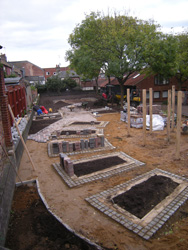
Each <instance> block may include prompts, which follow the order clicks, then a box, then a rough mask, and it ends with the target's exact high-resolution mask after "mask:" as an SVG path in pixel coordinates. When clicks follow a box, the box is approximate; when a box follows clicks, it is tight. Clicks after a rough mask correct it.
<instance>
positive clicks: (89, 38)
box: [67, 13, 177, 105]
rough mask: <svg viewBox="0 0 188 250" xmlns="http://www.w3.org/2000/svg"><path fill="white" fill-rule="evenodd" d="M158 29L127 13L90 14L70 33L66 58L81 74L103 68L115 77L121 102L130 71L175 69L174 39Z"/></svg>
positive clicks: (169, 71)
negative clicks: (112, 14) (69, 48)
mask: <svg viewBox="0 0 188 250" xmlns="http://www.w3.org/2000/svg"><path fill="white" fill-rule="evenodd" d="M158 28H159V26H158V25H156V24H154V22H153V21H143V20H139V19H137V18H133V17H131V16H127V15H117V14H116V13H115V14H114V16H110V15H107V16H103V15H101V14H100V13H96V14H95V13H91V14H90V15H89V16H86V19H85V20H84V21H82V23H81V24H80V25H78V26H77V27H76V28H75V30H74V32H73V33H72V34H71V35H70V38H69V43H70V45H71V47H72V50H71V51H69V52H68V55H69V57H67V58H68V59H69V60H70V62H71V65H72V66H73V67H76V71H77V70H79V69H80V72H82V73H83V74H87V73H91V75H92V76H93V75H94V74H97V72H99V70H100V69H103V71H104V72H105V74H106V76H108V77H109V76H114V77H116V78H117V80H118V82H119V84H120V89H121V105H123V96H124V84H125V82H126V81H127V80H128V78H129V76H130V75H131V74H132V73H133V72H135V71H137V72H141V71H143V69H144V70H145V71H146V72H147V73H160V74H161V75H163V76H164V77H167V76H171V75H173V74H174V72H175V70H176V48H177V47H176V39H174V37H172V36H167V35H164V34H162V32H159V31H158Z"/></svg>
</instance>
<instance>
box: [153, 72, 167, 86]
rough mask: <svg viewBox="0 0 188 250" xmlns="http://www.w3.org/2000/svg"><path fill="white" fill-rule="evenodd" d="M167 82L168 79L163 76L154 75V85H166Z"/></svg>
mask: <svg viewBox="0 0 188 250" xmlns="http://www.w3.org/2000/svg"><path fill="white" fill-rule="evenodd" d="M167 84H169V79H166V78H164V77H163V76H161V75H160V74H158V75H156V76H155V85H167Z"/></svg>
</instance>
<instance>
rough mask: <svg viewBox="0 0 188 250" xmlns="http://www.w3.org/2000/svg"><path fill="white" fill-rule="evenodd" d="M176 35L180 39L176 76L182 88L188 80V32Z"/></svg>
mask: <svg viewBox="0 0 188 250" xmlns="http://www.w3.org/2000/svg"><path fill="white" fill-rule="evenodd" d="M176 37H177V40H178V50H177V65H178V69H177V73H176V78H177V80H178V83H179V89H181V87H182V84H183V83H184V82H186V81H188V32H183V33H182V34H178V35H177V36H176Z"/></svg>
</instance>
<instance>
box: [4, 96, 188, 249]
mask: <svg viewBox="0 0 188 250" xmlns="http://www.w3.org/2000/svg"><path fill="white" fill-rule="evenodd" d="M97 99H98V97H97ZM80 102H82V103H83V102H88V107H89V109H90V110H91V109H97V108H99V107H101V105H102V102H101V100H96V95H95V94H94V93H92V94H91V93H87V94H85V93H84V94H83V93H70V92H66V93H64V94H62V95H61V96H49V95H48V96H47V95H41V98H40V105H43V106H45V108H46V109H49V108H52V109H53V112H57V111H59V112H60V113H61V108H64V107H65V106H66V105H67V104H68V105H72V104H74V103H80ZM103 104H104V103H103ZM104 105H105V104H104ZM110 107H112V106H111V105H110ZM112 108H113V109H114V110H115V111H116V112H113V113H112V112H111V113H109V111H108V113H104V114H100V113H98V115H97V116H93V115H91V111H89V110H88V111H86V110H83V119H84V120H83V119H82V121H85V119H86V115H88V117H89V118H88V119H96V120H97V121H107V122H109V123H108V124H107V125H106V127H105V128H104V135H105V138H106V139H107V140H108V141H109V142H110V143H111V144H112V145H113V146H114V147H115V148H114V149H111V150H107V151H105V152H104V151H101V152H94V153H85V154H75V155H71V156H70V158H71V160H78V159H84V158H89V157H93V156H95V155H99V154H104V153H105V154H107V153H113V152H120V151H121V152H124V153H125V154H127V155H129V156H130V157H132V158H134V159H136V160H138V161H140V162H143V163H145V164H144V165H141V166H138V167H136V168H133V169H131V170H129V171H125V172H122V173H121V174H117V175H113V176H111V177H109V178H105V179H99V180H94V181H93V182H89V183H86V184H83V185H80V186H77V187H74V188H69V187H68V186H67V185H66V183H65V182H64V181H63V180H62V178H61V177H60V176H59V175H58V174H57V172H56V171H55V169H54V168H53V167H52V164H54V163H59V157H55V158H50V157H49V156H48V152H47V143H45V142H38V141H35V140H27V142H26V145H27V148H28V150H29V152H30V155H31V157H32V160H33V162H34V165H35V168H36V170H35V171H34V170H33V169H32V165H31V162H30V161H29V158H28V156H27V154H26V151H24V153H23V157H22V160H21V164H20V167H19V171H18V176H19V178H17V182H20V180H21V181H26V180H32V179H36V178H37V179H38V183H39V186H40V193H41V194H42V195H43V197H44V199H45V201H46V204H47V205H48V206H49V208H50V210H51V211H52V212H53V214H55V215H56V216H57V217H58V218H59V219H60V220H61V221H62V222H63V223H64V224H65V225H68V227H69V228H71V230H73V231H74V232H76V233H77V234H79V235H81V236H83V237H85V238H87V239H89V240H90V241H91V242H94V243H96V244H97V245H99V246H101V247H104V248H106V249H134V250H135V249H139V250H141V249H165V250H167V249H182V250H184V249H188V217H187V216H188V202H185V203H184V204H183V205H182V206H181V207H180V208H179V209H178V211H177V212H176V213H174V214H173V215H172V216H171V217H170V219H169V220H168V221H167V222H166V223H165V224H164V226H163V227H162V228H161V229H159V230H158V231H157V233H156V234H154V236H152V237H151V238H150V239H149V240H144V239H143V238H141V237H140V236H138V235H137V234H135V233H133V232H132V231H129V230H128V229H126V228H125V227H123V226H122V225H120V224H119V223H117V222H115V221H114V220H113V219H111V218H109V217H108V216H106V215H104V214H103V213H101V212H100V211H98V210H97V209H95V208H94V207H92V206H91V205H90V204H89V203H88V202H87V201H86V198H88V197H90V196H92V195H95V194H98V193H100V192H102V191H104V190H108V189H110V188H113V187H114V186H117V185H119V184H122V183H125V182H126V181H130V180H131V179H133V178H137V177H138V176H139V175H143V174H145V173H147V172H149V171H151V170H154V169H156V168H157V169H162V170H165V171H168V172H170V173H173V174H176V175H178V176H182V177H185V178H188V134H184V135H183V134H182V135H181V145H180V149H181V150H180V159H176V128H175V129H174V130H173V131H171V133H170V140H167V130H166V128H165V129H164V130H163V131H153V132H152V133H150V132H149V131H147V133H146V145H145V146H144V145H143V141H144V133H143V129H136V128H131V130H130V136H128V131H127V124H126V123H125V122H123V121H121V120H120V110H121V108H120V107H118V106H116V104H114V106H113V107H112ZM163 108H164V109H165V107H163ZM186 108H188V107H187V106H186V107H184V109H186ZM85 112H86V113H85ZM69 113H70V114H69ZM69 113H67V116H64V117H63V118H62V119H64V120H65V119H66V118H67V119H68V118H69V115H70V117H71V119H70V120H71V121H73V120H74V119H76V120H77V116H78V117H79V119H80V120H81V116H82V109H81V108H80V109H75V110H73V111H72V112H71V111H69ZM91 116H93V118H91ZM42 122H43V121H42V120H41V121H40V123H41V124H42ZM40 123H38V124H40ZM67 124H68V122H67V123H66V125H67ZM52 129H53V126H51V130H52ZM48 132H49V131H48ZM42 133H45V130H42ZM25 192H26V191H24V189H23V195H21V196H23V197H24V193H25ZM32 192H33V191H31V192H30V193H31V194H32ZM28 195H29V194H28V193H27V197H28ZM25 201H26V203H27V204H28V200H27V198H26V199H25ZM16 204H17V208H16ZM14 206H15V207H14V210H15V211H16V210H17V211H18V210H21V211H22V210H24V206H25V203H24V201H22V203H21V204H20V203H19V202H18V201H16V200H15V202H14ZM34 210H35V209H33V210H32V211H33V213H34ZM36 211H37V206H36ZM41 216H42V213H41ZM35 218H37V217H36V216H35V214H33V215H32V216H31V217H30V220H35ZM12 227H13V226H12ZM10 229H11V225H10ZM15 230H16V232H15V234H16V233H17V235H19V237H17V238H19V240H20V242H19V249H20V250H21V249H29V248H26V247H25V248H24V247H23V248H21V246H23V245H24V244H22V242H23V240H24V239H27V241H30V243H31V244H30V246H31V245H32V242H31V241H32V240H33V241H35V240H36V238H35V237H34V236H32V237H30V235H28V231H23V230H22V231H20V232H19V227H18V226H15ZM56 233H57V234H58V232H56ZM11 235H14V233H13V232H12V234H11ZM12 237H13V236H12ZM59 238H61V237H59ZM9 240H11V238H9ZM48 240H49V238H46V239H44V238H43V240H42V243H41V245H40V246H39V245H38V247H36V248H35V247H34V246H33V248H30V249H38V250H40V249H63V248H58V244H57V242H56V244H55V246H56V248H55V247H54V246H51V247H50V246H48V247H47V245H49V244H47V243H49V242H48ZM45 242H46V245H45ZM74 243H75V242H74ZM50 244H51V243H50ZM42 245H43V247H45V246H46V248H42ZM76 245H77V248H74V247H75V246H76ZM67 248H69V249H84V248H83V246H81V245H79V246H78V244H73V245H72V248H71V245H70V244H68V245H66V247H65V249H67ZM17 249H18V248H17ZM85 249H89V248H85Z"/></svg>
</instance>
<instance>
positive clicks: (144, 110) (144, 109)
mask: <svg viewBox="0 0 188 250" xmlns="http://www.w3.org/2000/svg"><path fill="white" fill-rule="evenodd" d="M142 102H143V133H144V140H143V142H144V145H143V146H145V145H146V89H143V91H142Z"/></svg>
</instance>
